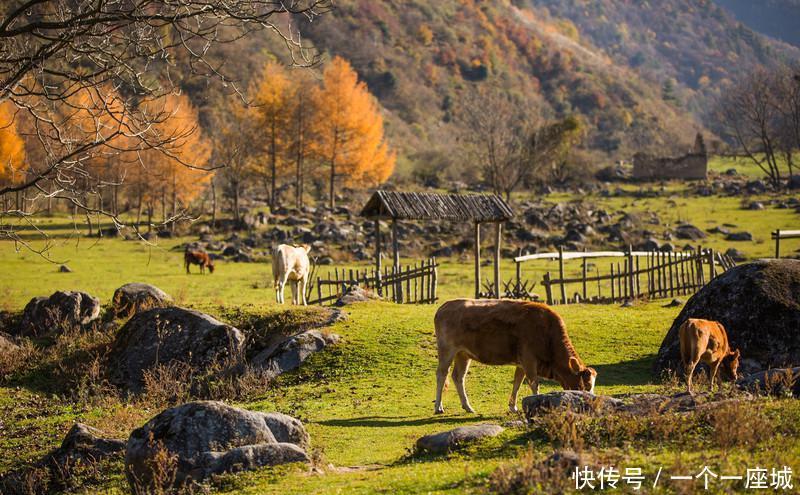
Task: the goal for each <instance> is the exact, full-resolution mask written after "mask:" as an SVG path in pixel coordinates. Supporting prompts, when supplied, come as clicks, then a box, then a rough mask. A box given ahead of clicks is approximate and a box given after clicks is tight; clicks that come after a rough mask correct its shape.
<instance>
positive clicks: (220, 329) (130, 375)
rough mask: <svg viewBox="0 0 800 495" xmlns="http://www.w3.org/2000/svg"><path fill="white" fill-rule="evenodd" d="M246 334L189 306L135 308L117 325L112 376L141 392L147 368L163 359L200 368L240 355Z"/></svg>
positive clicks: (112, 355) (112, 353) (118, 381)
mask: <svg viewBox="0 0 800 495" xmlns="http://www.w3.org/2000/svg"><path fill="white" fill-rule="evenodd" d="M244 345H245V337H244V335H243V334H242V332H240V331H239V330H238V329H236V328H234V327H232V326H230V325H226V324H224V323H221V322H219V321H217V320H216V319H214V318H213V317H211V316H209V315H206V314H203V313H200V312H199V311H194V310H190V309H184V308H178V307H171V308H154V309H149V310H147V311H143V312H141V313H137V314H136V315H134V316H133V318H131V319H130V320H128V322H127V323H125V325H124V326H123V327H122V328H121V329H120V330H119V333H117V338H116V340H115V341H114V344H113V345H112V347H111V352H110V355H109V361H108V362H109V368H110V370H111V373H112V377H113V380H114V381H115V382H116V383H117V384H119V385H122V386H124V387H126V388H127V389H128V390H131V391H134V392H138V391H140V390H141V387H142V385H143V373H144V371H145V370H147V369H150V368H152V367H154V366H156V365H157V364H160V363H175V362H180V363H185V364H188V365H190V366H192V367H194V368H196V369H203V368H206V367H208V366H210V365H212V364H219V363H222V362H223V361H224V360H226V359H229V358H235V357H237V356H239V355H240V354H241V353H242V352H243V350H244Z"/></svg>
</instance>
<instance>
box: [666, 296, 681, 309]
mask: <svg viewBox="0 0 800 495" xmlns="http://www.w3.org/2000/svg"><path fill="white" fill-rule="evenodd" d="M678 306H683V300H681V299H678V298H675V299H673V300H672V301H670V302H669V304H665V305H664V307H665V308H677V307H678Z"/></svg>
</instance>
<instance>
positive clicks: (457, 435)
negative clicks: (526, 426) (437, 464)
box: [417, 424, 503, 455]
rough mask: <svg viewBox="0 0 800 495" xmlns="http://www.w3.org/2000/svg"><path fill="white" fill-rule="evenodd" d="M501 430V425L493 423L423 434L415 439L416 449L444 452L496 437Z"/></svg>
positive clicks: (430, 452)
mask: <svg viewBox="0 0 800 495" xmlns="http://www.w3.org/2000/svg"><path fill="white" fill-rule="evenodd" d="M502 432H503V427H502V426H499V425H493V424H480V425H472V426H460V427H458V428H455V429H452V430H448V431H443V432H440V433H433V434H431V435H425V436H424V437H422V438H420V439H419V440H417V450H418V451H420V452H426V453H429V454H434V455H439V454H446V453H448V452H451V451H454V450H457V449H459V448H462V447H465V446H466V445H469V444H471V443H475V442H477V441H479V440H482V439H484V438H488V437H496V436H497V435H499V434H501V433H502Z"/></svg>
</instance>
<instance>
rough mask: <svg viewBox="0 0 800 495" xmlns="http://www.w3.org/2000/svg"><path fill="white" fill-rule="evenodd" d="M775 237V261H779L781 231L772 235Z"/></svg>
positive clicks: (778, 230)
mask: <svg viewBox="0 0 800 495" xmlns="http://www.w3.org/2000/svg"><path fill="white" fill-rule="evenodd" d="M772 235H774V236H775V259H780V257H781V229H777V230H775V232H774V233H773V234H772Z"/></svg>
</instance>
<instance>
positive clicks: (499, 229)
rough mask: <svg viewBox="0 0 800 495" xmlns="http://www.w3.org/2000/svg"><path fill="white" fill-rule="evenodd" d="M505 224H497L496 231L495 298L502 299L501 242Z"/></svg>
mask: <svg viewBox="0 0 800 495" xmlns="http://www.w3.org/2000/svg"><path fill="white" fill-rule="evenodd" d="M502 235H503V224H502V223H500V222H497V223H496V224H495V229H494V291H495V294H494V295H495V298H497V299H500V298H501V297H502V294H501V291H500V242H501V241H502Z"/></svg>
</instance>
